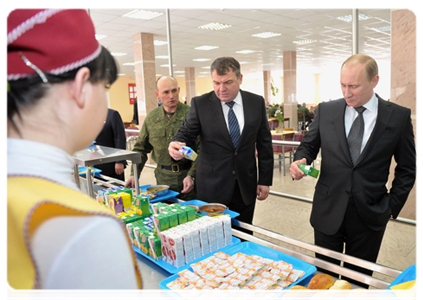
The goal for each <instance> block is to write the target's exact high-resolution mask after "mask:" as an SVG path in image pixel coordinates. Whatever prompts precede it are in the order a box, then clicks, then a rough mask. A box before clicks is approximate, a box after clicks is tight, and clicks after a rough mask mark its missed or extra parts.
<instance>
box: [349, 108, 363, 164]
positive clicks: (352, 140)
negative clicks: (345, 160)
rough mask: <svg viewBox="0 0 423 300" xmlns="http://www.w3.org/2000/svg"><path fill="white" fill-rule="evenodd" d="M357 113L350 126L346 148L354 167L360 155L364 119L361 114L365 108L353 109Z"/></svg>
mask: <svg viewBox="0 0 423 300" xmlns="http://www.w3.org/2000/svg"><path fill="white" fill-rule="evenodd" d="M354 108H355V110H356V111H357V112H358V116H357V117H356V118H355V120H354V122H353V124H352V125H351V129H350V133H349V134H348V138H347V140H348V147H349V149H350V156H351V161H352V163H353V165H354V166H355V165H356V163H357V160H358V158H359V156H360V153H361V143H362V141H363V134H364V118H363V112H364V111H365V110H366V108H365V107H363V106H360V107H354Z"/></svg>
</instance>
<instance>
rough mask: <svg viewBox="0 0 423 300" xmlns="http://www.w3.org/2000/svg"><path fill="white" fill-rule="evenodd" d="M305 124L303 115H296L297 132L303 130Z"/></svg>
mask: <svg viewBox="0 0 423 300" xmlns="http://www.w3.org/2000/svg"><path fill="white" fill-rule="evenodd" d="M306 123H307V122H306V119H305V113H298V130H301V129H305V127H306Z"/></svg>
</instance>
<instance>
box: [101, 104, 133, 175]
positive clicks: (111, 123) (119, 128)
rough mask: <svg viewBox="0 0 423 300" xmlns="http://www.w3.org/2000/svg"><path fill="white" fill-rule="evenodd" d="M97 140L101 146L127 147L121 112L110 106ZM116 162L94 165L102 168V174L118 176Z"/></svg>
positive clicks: (125, 163) (122, 162)
mask: <svg viewBox="0 0 423 300" xmlns="http://www.w3.org/2000/svg"><path fill="white" fill-rule="evenodd" d="M95 142H96V144H97V145H99V146H105V147H110V148H117V149H126V134H125V127H124V126H123V122H122V118H121V116H120V114H119V112H117V111H116V110H113V109H110V108H109V110H108V112H107V118H106V121H105V122H104V126H103V129H102V130H101V132H100V133H99V135H98V136H97V138H96V140H95ZM115 163H116V162H112V163H105V164H100V165H95V166H94V167H96V168H98V169H100V170H102V172H101V173H102V174H104V175H107V176H110V177H115V178H116V176H117V174H116V171H115ZM118 163H121V164H123V165H124V166H126V165H127V162H126V160H124V161H118Z"/></svg>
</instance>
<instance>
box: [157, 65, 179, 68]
mask: <svg viewBox="0 0 423 300" xmlns="http://www.w3.org/2000/svg"><path fill="white" fill-rule="evenodd" d="M172 66H174V67H176V65H172ZM160 67H166V68H169V64H167V65H160Z"/></svg>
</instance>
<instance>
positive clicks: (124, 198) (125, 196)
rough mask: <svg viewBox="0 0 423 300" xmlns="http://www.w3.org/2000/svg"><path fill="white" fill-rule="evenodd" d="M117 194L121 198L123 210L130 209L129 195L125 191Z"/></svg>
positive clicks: (130, 200)
mask: <svg viewBox="0 0 423 300" xmlns="http://www.w3.org/2000/svg"><path fill="white" fill-rule="evenodd" d="M117 195H118V196H120V197H121V198H122V205H123V211H125V212H128V211H130V210H131V207H132V199H131V195H130V194H128V193H126V192H120V193H118V194H117Z"/></svg>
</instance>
